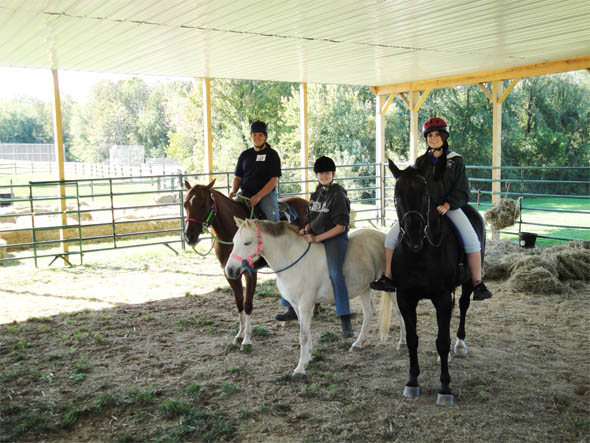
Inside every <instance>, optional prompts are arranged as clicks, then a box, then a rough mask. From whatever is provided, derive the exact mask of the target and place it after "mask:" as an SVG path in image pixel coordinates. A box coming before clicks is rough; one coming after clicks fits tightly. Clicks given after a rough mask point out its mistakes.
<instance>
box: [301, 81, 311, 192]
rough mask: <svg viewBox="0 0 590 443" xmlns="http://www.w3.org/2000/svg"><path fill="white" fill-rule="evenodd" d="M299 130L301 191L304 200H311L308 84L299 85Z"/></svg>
mask: <svg viewBox="0 0 590 443" xmlns="http://www.w3.org/2000/svg"><path fill="white" fill-rule="evenodd" d="M299 130H300V132H301V147H300V149H299V152H300V155H301V157H300V159H301V167H302V168H303V170H302V171H301V180H302V181H303V186H302V189H301V191H302V192H303V193H304V194H305V195H303V198H309V183H308V182H307V181H308V180H309V170H308V169H307V168H308V166H309V132H308V127H307V83H300V84H299Z"/></svg>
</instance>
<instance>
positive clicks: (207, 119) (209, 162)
mask: <svg viewBox="0 0 590 443" xmlns="http://www.w3.org/2000/svg"><path fill="white" fill-rule="evenodd" d="M202 83H203V140H204V141H205V164H204V167H205V171H206V172H207V173H209V181H211V180H213V175H212V173H213V137H212V135H211V79H210V78H209V77H206V78H203V81H202Z"/></svg>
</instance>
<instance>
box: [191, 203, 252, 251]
mask: <svg viewBox="0 0 590 443" xmlns="http://www.w3.org/2000/svg"><path fill="white" fill-rule="evenodd" d="M209 196H210V197H211V201H212V202H213V207H212V208H211V210H210V211H209V214H208V215H207V217H206V218H205V220H203V221H200V220H197V219H196V218H192V217H187V218H186V219H185V220H186V221H187V222H195V223H201V233H202V234H209V235H211V236H212V237H213V244H212V245H211V248H210V249H209V250H208V251H207V252H206V253H205V254H201V253H200V252H199V251H197V249H196V248H195V246H196V245H197V244H199V242H200V241H201V240H202V239H199V240H198V241H197V243H196V244H194V245H192V248H193V251H195V253H196V254H197V255H200V256H201V257H205V256H207V255H209V254H210V253H211V251H212V250H213V248H214V247H215V243H220V244H222V245H233V244H234V242H231V241H224V240H221V239H220V238H219V237H218V236H217V235H216V234H215V233H214V232H212V231H211V229H210V227H211V219H212V218H213V216H217V201H216V200H215V196H214V194H213V192H211V193H210V194H209ZM238 198H239V199H240V198H241V199H242V200H246V201H249V200H250V198H249V197H245V196H243V195H238ZM253 217H254V207H253V206H251V207H250V218H253Z"/></svg>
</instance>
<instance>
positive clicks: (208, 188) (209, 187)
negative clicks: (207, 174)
mask: <svg viewBox="0 0 590 443" xmlns="http://www.w3.org/2000/svg"><path fill="white" fill-rule="evenodd" d="M214 183H215V179H213V180H211V183H209V184H208V185H207V190H210V189H211V188H212V187H213V184H214Z"/></svg>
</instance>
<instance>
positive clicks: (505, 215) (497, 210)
mask: <svg viewBox="0 0 590 443" xmlns="http://www.w3.org/2000/svg"><path fill="white" fill-rule="evenodd" d="M519 216H520V204H519V203H518V202H516V201H514V200H510V199H506V198H505V199H502V200H500V201H499V202H498V203H496V204H495V205H494V206H493V207H492V208H490V209H488V210H487V211H486V212H485V214H484V218H485V221H486V223H487V224H488V225H489V226H490V227H491V228H492V229H494V230H496V231H499V230H500V229H504V228H507V227H509V226H512V225H513V224H514V223H515V222H516V221H517V220H518V217H519Z"/></svg>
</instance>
